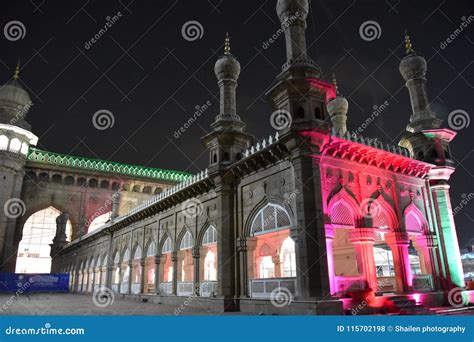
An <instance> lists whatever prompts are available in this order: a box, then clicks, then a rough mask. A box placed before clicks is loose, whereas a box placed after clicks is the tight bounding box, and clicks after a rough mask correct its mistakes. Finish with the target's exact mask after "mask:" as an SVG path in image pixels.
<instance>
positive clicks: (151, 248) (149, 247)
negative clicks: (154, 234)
mask: <svg viewBox="0 0 474 342" xmlns="http://www.w3.org/2000/svg"><path fill="white" fill-rule="evenodd" d="M144 251H145V253H146V255H145V256H146V257H150V256H155V255H156V252H157V251H158V248H157V245H156V243H155V240H154V239H153V238H149V239H148V241H147V243H146V244H145V248H144Z"/></svg>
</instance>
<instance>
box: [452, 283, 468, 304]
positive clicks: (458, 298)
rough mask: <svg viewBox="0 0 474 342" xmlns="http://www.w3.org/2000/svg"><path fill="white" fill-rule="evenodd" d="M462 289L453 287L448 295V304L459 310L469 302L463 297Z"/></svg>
mask: <svg viewBox="0 0 474 342" xmlns="http://www.w3.org/2000/svg"><path fill="white" fill-rule="evenodd" d="M463 291H464V289H463V288H461V287H455V288H453V289H451V290H450V291H449V293H448V302H449V304H450V305H451V306H453V307H455V308H460V307H462V306H465V305H467V304H468V302H469V300H468V299H467V297H465V296H463Z"/></svg>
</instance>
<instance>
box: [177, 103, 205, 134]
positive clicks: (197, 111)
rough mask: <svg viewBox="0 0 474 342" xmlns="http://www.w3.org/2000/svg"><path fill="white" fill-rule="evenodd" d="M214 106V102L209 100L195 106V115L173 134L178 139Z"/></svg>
mask: <svg viewBox="0 0 474 342" xmlns="http://www.w3.org/2000/svg"><path fill="white" fill-rule="evenodd" d="M210 106H212V102H211V101H209V100H207V101H206V102H205V103H204V104H203V105H201V106H200V105H196V106H195V107H194V113H193V115H192V116H191V117H190V118H189V119H188V121H186V122H185V123H184V124H183V125H182V126H181V127H180V128H178V129H177V130H176V131H174V133H173V136H174V137H175V138H176V139H178V138H179V137H180V136H181V135H182V134H183V133H184V132H186V130H187V129H188V128H189V127H191V125H192V124H193V123H194V122H196V120H197V119H199V117H200V116H201V115H202V114H203V113H204V112H205V111H207V110H208V109H209V107H210Z"/></svg>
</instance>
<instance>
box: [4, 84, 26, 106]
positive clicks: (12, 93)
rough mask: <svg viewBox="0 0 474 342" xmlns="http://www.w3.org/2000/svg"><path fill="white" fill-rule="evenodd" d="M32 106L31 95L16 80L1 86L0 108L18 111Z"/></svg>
mask: <svg viewBox="0 0 474 342" xmlns="http://www.w3.org/2000/svg"><path fill="white" fill-rule="evenodd" d="M30 104H31V98H30V95H28V93H27V92H26V91H25V89H23V87H22V86H21V85H20V83H19V82H18V81H17V80H16V79H14V80H12V81H10V82H8V83H7V84H5V85H3V86H0V106H2V107H9V108H13V109H18V108H20V107H21V108H23V107H25V106H28V105H30Z"/></svg>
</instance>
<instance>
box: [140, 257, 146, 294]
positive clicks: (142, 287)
mask: <svg viewBox="0 0 474 342" xmlns="http://www.w3.org/2000/svg"><path fill="white" fill-rule="evenodd" d="M145 265H146V258H145V257H144V258H141V259H140V293H144V292H145V282H146V281H148V279H147V276H146V270H145Z"/></svg>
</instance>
